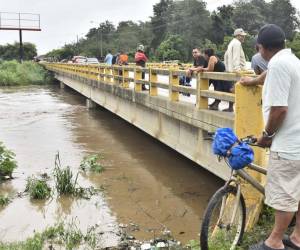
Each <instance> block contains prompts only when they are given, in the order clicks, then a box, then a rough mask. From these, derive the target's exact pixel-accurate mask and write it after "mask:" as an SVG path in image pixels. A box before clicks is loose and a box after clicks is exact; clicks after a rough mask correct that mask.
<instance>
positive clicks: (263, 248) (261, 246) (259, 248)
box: [249, 242, 287, 250]
mask: <svg viewBox="0 0 300 250" xmlns="http://www.w3.org/2000/svg"><path fill="white" fill-rule="evenodd" d="M249 250H287V248H286V247H284V248H283V249H276V248H272V247H268V246H267V245H266V244H265V242H261V243H258V244H256V245H252V246H250V247H249Z"/></svg>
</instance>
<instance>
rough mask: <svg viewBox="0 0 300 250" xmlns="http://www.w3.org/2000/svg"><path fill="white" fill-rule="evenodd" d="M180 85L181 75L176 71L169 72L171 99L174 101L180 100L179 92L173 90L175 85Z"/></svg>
mask: <svg viewBox="0 0 300 250" xmlns="http://www.w3.org/2000/svg"><path fill="white" fill-rule="evenodd" d="M178 85H179V75H178V73H177V72H176V71H174V70H170V74H169V99H170V100H171V101H174V102H178V101H179V92H178V91H174V90H173V88H172V87H173V86H178Z"/></svg>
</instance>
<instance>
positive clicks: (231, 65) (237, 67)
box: [223, 28, 247, 112]
mask: <svg viewBox="0 0 300 250" xmlns="http://www.w3.org/2000/svg"><path fill="white" fill-rule="evenodd" d="M246 35H247V33H246V32H245V31H244V30H243V29H241V28H239V29H236V30H235V31H234V33H233V36H234V38H233V39H232V40H231V42H230V43H229V44H228V47H227V50H226V52H225V55H224V62H225V68H226V71H228V72H238V71H241V70H245V69H246V58H245V53H244V50H243V47H242V43H243V42H244V41H245V36H246ZM223 111H229V112H232V111H233V103H232V102H230V103H229V107H228V109H224V110H223Z"/></svg>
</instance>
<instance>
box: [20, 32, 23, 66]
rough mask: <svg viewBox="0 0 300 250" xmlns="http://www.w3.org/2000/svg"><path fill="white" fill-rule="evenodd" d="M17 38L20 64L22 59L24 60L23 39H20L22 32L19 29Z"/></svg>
mask: <svg viewBox="0 0 300 250" xmlns="http://www.w3.org/2000/svg"><path fill="white" fill-rule="evenodd" d="M19 37H20V43H19V45H20V49H19V50H20V52H19V53H20V63H22V62H23V59H24V48H23V39H22V30H21V29H20V30H19Z"/></svg>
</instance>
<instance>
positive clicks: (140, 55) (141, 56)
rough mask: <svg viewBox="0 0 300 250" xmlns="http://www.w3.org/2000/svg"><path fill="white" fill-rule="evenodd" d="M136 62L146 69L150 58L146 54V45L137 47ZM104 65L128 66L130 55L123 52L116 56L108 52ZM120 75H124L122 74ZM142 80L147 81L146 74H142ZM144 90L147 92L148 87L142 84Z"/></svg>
mask: <svg viewBox="0 0 300 250" xmlns="http://www.w3.org/2000/svg"><path fill="white" fill-rule="evenodd" d="M134 60H135V63H136V65H137V66H140V67H146V62H147V61H148V58H147V56H146V54H145V47H144V45H142V44H140V45H139V46H138V47H137V51H136V53H135V56H134ZM104 63H106V64H108V65H110V66H111V65H114V64H117V65H120V66H122V65H128V55H127V53H125V52H124V51H121V52H119V53H117V54H115V55H112V53H111V51H110V50H109V51H108V54H107V55H106V57H105V59H104ZM120 74H122V73H121V72H120ZM142 79H145V72H142ZM142 90H147V88H146V85H145V84H142Z"/></svg>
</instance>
